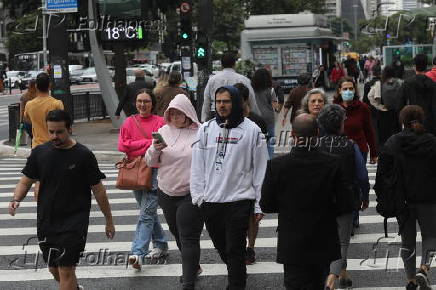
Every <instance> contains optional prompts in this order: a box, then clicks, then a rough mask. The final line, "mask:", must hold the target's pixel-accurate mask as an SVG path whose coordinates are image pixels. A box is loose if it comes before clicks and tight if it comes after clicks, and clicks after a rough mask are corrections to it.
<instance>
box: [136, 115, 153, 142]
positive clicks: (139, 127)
mask: <svg viewBox="0 0 436 290" xmlns="http://www.w3.org/2000/svg"><path fill="white" fill-rule="evenodd" d="M136 116H137V115H135V116H133V120H135V124H136V127H138V130H139V131H140V132H141V134H142V136H144V138H145V139H150V138H147V133H145V131H144V128H142V127H141V125H140V124H139V122H138V120H137V119H136Z"/></svg>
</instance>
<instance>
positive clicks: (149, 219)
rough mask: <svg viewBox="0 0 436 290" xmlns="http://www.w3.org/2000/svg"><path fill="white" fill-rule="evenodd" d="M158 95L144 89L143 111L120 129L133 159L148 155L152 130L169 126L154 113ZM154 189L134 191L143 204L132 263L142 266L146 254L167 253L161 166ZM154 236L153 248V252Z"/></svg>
mask: <svg viewBox="0 0 436 290" xmlns="http://www.w3.org/2000/svg"><path fill="white" fill-rule="evenodd" d="M155 106H156V98H155V97H154V95H153V93H152V92H151V90H148V89H141V90H139V91H138V93H137V96H136V109H137V110H138V112H139V114H137V115H132V116H130V117H128V118H127V119H126V120H125V121H124V123H123V126H122V127H121V129H120V136H119V139H118V150H120V151H121V152H124V153H126V155H127V157H128V158H129V159H132V158H135V157H137V156H141V155H144V154H145V152H146V151H147V149H148V148H149V147H150V145H151V144H152V137H151V133H152V132H156V131H157V130H159V128H160V127H162V126H163V125H165V122H164V120H163V118H162V117H159V116H156V115H153V114H152V111H153V109H154V107H155ZM152 185H153V186H152V189H151V190H150V191H147V190H134V191H133V193H134V195H135V199H136V202H137V204H138V207H139V210H140V212H139V219H138V223H137V225H136V232H135V237H134V240H133V242H132V250H131V255H130V256H129V263H130V264H131V265H132V266H133V268H135V269H140V268H141V264H142V263H143V259H144V257H145V258H146V259H158V258H161V257H163V256H166V255H167V252H168V243H167V240H166V238H165V233H164V231H163V229H162V226H161V225H160V223H159V219H158V216H157V206H158V203H157V168H153V177H152ZM151 239H153V250H152V251H149V250H148V247H149V244H150V240H151Z"/></svg>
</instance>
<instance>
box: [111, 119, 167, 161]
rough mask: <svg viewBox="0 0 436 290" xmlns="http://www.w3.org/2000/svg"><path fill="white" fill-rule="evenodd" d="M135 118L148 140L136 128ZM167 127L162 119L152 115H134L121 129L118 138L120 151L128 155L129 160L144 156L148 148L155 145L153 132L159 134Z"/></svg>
mask: <svg viewBox="0 0 436 290" xmlns="http://www.w3.org/2000/svg"><path fill="white" fill-rule="evenodd" d="M133 118H136V120H138V123H139V125H140V126H141V127H142V128H143V131H144V132H145V134H146V136H147V138H145V137H144V135H143V134H142V133H141V131H140V130H139V129H138V127H137V126H136V122H135V120H134V119H133ZM164 125H165V121H164V119H163V118H162V117H159V116H156V115H151V116H149V117H146V118H144V117H142V116H141V115H133V116H130V117H128V118H127V119H126V120H125V121H124V123H123V125H122V126H121V129H120V135H119V137H118V150H119V151H121V152H124V153H126V154H127V157H128V158H129V159H131V158H134V157H137V156H141V155H144V154H145V152H146V151H147V149H148V147H150V145H151V144H152V143H153V139H152V137H151V133H152V132H157V131H158V130H159V128H160V127H162V126H164Z"/></svg>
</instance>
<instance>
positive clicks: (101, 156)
mask: <svg viewBox="0 0 436 290" xmlns="http://www.w3.org/2000/svg"><path fill="white" fill-rule="evenodd" d="M7 141H8V140H7V139H6V140H2V141H0V155H6V156H10V157H12V156H14V157H26V158H27V157H28V156H29V155H30V151H31V149H30V148H23V147H19V148H18V150H17V153H16V154H14V151H15V148H14V147H13V146H11V145H6V144H5V142H7ZM85 146H86V145H85ZM92 153H94V155H95V157H96V158H97V160H100V161H114V162H116V161H119V160H120V159H122V158H123V157H124V153H122V152H118V151H99V150H96V151H92Z"/></svg>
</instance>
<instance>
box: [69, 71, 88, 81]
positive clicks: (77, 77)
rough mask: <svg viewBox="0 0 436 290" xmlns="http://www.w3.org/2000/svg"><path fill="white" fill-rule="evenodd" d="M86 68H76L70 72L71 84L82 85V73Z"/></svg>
mask: <svg viewBox="0 0 436 290" xmlns="http://www.w3.org/2000/svg"><path fill="white" fill-rule="evenodd" d="M84 71H85V69H76V70H73V71H71V72H70V84H77V85H80V82H81V81H82V75H83V73H84Z"/></svg>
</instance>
